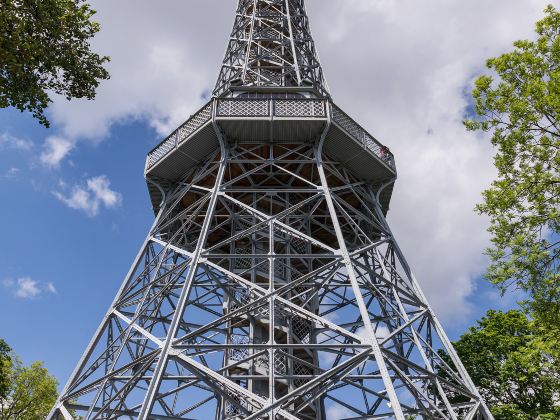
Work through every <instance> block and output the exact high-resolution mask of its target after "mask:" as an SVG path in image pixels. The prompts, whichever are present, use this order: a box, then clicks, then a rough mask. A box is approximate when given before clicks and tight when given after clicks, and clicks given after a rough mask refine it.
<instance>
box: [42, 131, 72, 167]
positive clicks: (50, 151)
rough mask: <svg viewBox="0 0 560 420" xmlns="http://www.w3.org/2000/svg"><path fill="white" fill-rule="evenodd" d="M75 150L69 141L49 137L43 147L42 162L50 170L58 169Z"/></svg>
mask: <svg viewBox="0 0 560 420" xmlns="http://www.w3.org/2000/svg"><path fill="white" fill-rule="evenodd" d="M73 148H74V144H73V142H71V141H70V140H68V139H65V138H63V137H57V136H53V137H48V138H47V139H46V140H45V144H44V145H43V151H42V153H41V156H40V159H41V162H42V163H43V165H45V166H47V167H49V168H56V167H58V166H59V165H60V162H62V160H63V159H64V158H65V157H66V156H68V153H70V151H71V150H72V149H73Z"/></svg>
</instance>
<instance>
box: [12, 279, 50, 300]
mask: <svg viewBox="0 0 560 420" xmlns="http://www.w3.org/2000/svg"><path fill="white" fill-rule="evenodd" d="M2 284H3V285H4V287H5V288H6V289H8V290H11V291H12V293H13V295H14V296H15V297H16V298H18V299H38V298H40V297H42V296H43V295H45V294H56V288H55V286H54V284H53V283H51V282H48V283H42V282H39V281H37V280H34V279H32V278H31V277H21V278H18V279H17V280H13V279H5V280H3V282H2Z"/></svg>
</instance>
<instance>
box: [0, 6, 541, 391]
mask: <svg viewBox="0 0 560 420" xmlns="http://www.w3.org/2000/svg"><path fill="white" fill-rule="evenodd" d="M548 1H549V0H548ZM91 3H92V5H93V8H95V9H96V10H97V11H98V14H97V15H96V19H97V20H98V21H99V22H100V23H101V28H102V29H101V32H100V33H99V34H98V36H97V37H96V39H95V40H94V42H93V48H94V49H95V50H96V51H98V52H99V53H102V54H104V55H109V56H111V59H112V60H111V63H110V64H109V65H108V70H109V71H110V73H111V79H110V80H109V81H107V82H104V83H103V84H102V85H101V86H100V88H99V90H98V95H97V98H96V100H95V101H80V100H74V101H70V102H68V101H66V100H65V99H63V98H55V100H54V103H53V104H52V105H51V107H50V108H49V110H48V113H47V115H48V117H49V119H50V120H51V122H52V127H51V128H50V129H45V128H43V127H41V126H40V125H39V124H38V123H37V122H36V121H35V120H33V119H32V117H31V116H30V115H29V114H26V113H20V112H18V111H15V110H13V109H3V110H0V196H1V197H2V205H1V206H0V228H1V232H2V240H1V241H0V251H1V252H0V319H2V320H3V322H1V323H0V338H3V339H5V340H6V341H7V342H8V343H9V344H10V345H11V346H12V348H13V349H14V350H15V352H16V353H17V354H19V355H20V357H21V358H22V360H23V361H24V362H26V363H30V362H32V361H34V360H41V361H43V362H45V365H46V367H47V368H48V369H49V370H50V371H51V373H53V374H54V375H55V376H56V377H57V378H58V380H59V381H60V382H61V383H64V381H65V380H66V379H67V377H68V376H69V374H70V372H71V370H72V369H73V367H74V365H75V364H76V362H77V361H78V359H79V357H80V355H81V353H82V352H83V350H84V349H85V347H86V345H87V343H88V342H89V340H90V338H91V336H92V335H93V333H94V331H95V329H96V328H97V326H98V324H99V322H100V321H101V319H102V317H103V315H104V314H105V312H106V311H107V308H108V306H109V305H110V303H111V301H112V300H113V297H114V294H115V293H116V291H117V289H118V288H119V285H120V283H121V281H122V279H123V277H124V275H125V274H126V272H127V271H128V268H129V265H130V264H131V263H132V260H133V258H134V256H135V255H136V253H137V252H138V249H139V248H140V246H141V244H142V242H143V239H144V237H145V235H146V233H147V231H148V229H149V227H150V225H151V223H152V221H153V213H152V210H151V205H150V202H149V197H148V193H147V188H146V185H145V181H144V179H143V170H144V161H145V157H146V154H147V152H148V151H149V150H150V149H151V148H152V147H154V146H155V145H156V144H157V143H159V141H161V140H162V139H163V138H164V137H165V136H166V135H168V134H169V133H170V132H171V131H172V130H173V129H174V128H176V127H177V126H178V125H179V124H180V123H181V122H182V121H184V120H185V119H186V118H188V116H189V115H191V114H192V113H193V112H194V111H196V110H197V109H198V108H199V107H200V106H201V105H202V104H203V103H204V101H205V98H207V97H208V94H209V92H210V91H211V90H212V88H213V85H214V82H215V79H216V77H217V74H218V70H219V65H220V63H221V60H222V57H223V53H224V49H225V46H226V40H227V38H228V36H229V32H230V30H231V25H232V23H233V16H234V11H235V7H236V2H235V1H234V0H167V1H165V2H156V1H149V0H119V1H114V0H113V1H112V0H93V1H92V2H91ZM306 4H307V10H308V13H309V17H310V19H311V28H312V32H313V35H314V38H315V42H316V46H317V48H318V51H319V55H320V59H321V63H322V65H323V69H324V71H325V74H326V77H327V80H328V82H329V86H330V89H331V93H332V96H333V99H334V101H335V103H336V104H337V105H339V106H341V107H342V108H343V109H344V110H345V111H346V112H347V113H348V114H349V115H351V116H352V117H354V118H355V119H356V120H357V121H358V122H360V123H361V124H362V125H363V126H364V127H366V128H367V129H368V131H369V132H370V133H371V134H373V135H374V136H375V137H376V138H377V139H379V140H380V141H381V142H382V143H384V144H385V145H387V146H388V147H389V148H390V149H391V150H392V152H393V153H394V154H395V156H396V161H397V167H398V171H399V179H398V181H397V185H396V188H395V192H394V195H393V200H392V203H391V208H390V211H389V222H390V224H391V226H392V229H393V231H394V233H395V235H396V237H397V239H398V241H399V243H400V245H401V247H402V248H403V251H404V253H405V255H406V256H407V258H408V260H409V262H410V264H411V266H412V267H413V270H414V272H415V273H416V277H417V278H418V280H419V282H420V283H421V285H422V287H423V289H424V291H425V293H426V295H427V297H428V299H429V300H430V303H431V304H432V306H433V308H434V310H435V312H436V314H437V315H438V316H439V317H440V318H441V320H442V321H443V323H444V325H445V326H446V328H447V331H448V334H449V335H450V337H451V338H452V339H456V338H457V337H458V336H459V335H460V334H461V333H462V332H464V331H465V330H466V329H467V328H468V326H470V325H472V324H473V323H475V321H476V319H478V318H479V317H480V316H481V315H482V314H483V313H484V312H485V311H486V310H487V309H488V308H495V309H507V308H509V307H512V306H514V305H515V302H516V297H515V296H514V295H508V296H505V297H501V296H500V295H499V293H498V292H497V291H496V290H494V289H493V288H492V287H490V286H489V285H487V284H486V282H485V281H484V280H483V278H482V275H483V273H484V270H485V268H486V265H487V260H486V258H485V257H484V255H483V250H484V248H485V247H487V246H488V244H489V236H488V233H487V232H486V229H487V227H488V221H487V220H486V219H485V218H484V217H482V216H479V215H477V214H476V213H475V212H474V211H473V209H474V207H475V205H476V204H477V203H478V202H480V200H481V191H482V190H484V189H485V188H486V187H488V186H489V184H490V182H491V181H492V179H493V177H494V175H495V171H494V169H493V165H492V157H493V150H492V147H491V145H490V142H489V139H488V136H486V135H483V134H480V133H468V132H466V131H465V130H464V128H463V125H462V120H463V119H464V118H465V117H466V116H468V115H469V113H470V112H472V103H471V101H470V96H469V93H470V91H471V89H472V85H473V81H474V79H475V78H476V76H477V75H479V74H482V73H483V72H485V71H486V70H485V61H486V59H487V58H489V57H492V56H496V55H498V54H500V53H503V52H506V51H508V50H509V49H511V44H512V42H513V41H514V40H516V39H525V38H530V37H531V36H532V34H533V28H534V22H535V21H536V20H538V19H539V18H540V17H541V16H542V14H543V13H542V11H543V9H544V7H545V6H546V4H547V1H541V0H469V1H464V0H423V1H418V0H307V2H306Z"/></svg>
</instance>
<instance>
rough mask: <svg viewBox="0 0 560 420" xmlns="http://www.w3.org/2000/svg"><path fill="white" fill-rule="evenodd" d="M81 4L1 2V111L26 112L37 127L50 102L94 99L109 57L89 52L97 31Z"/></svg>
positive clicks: (80, 0) (68, 0)
mask: <svg viewBox="0 0 560 420" xmlns="http://www.w3.org/2000/svg"><path fill="white" fill-rule="evenodd" d="M94 14H95V11H93V10H92V9H90V7H89V5H87V4H85V3H84V0H0V108H6V107H15V108H17V109H19V110H21V111H24V110H27V111H30V112H31V113H32V114H33V116H34V117H36V118H37V119H38V120H39V121H40V122H41V124H43V125H45V126H47V127H48V126H49V122H48V120H47V118H46V117H45V115H44V111H45V108H46V107H47V106H48V104H49V103H50V102H52V100H51V98H50V95H51V94H59V95H63V96H65V97H66V98H67V99H72V98H87V99H93V98H94V97H95V90H96V88H97V86H98V85H99V83H100V80H104V79H108V78H109V74H108V73H107V71H106V70H105V69H104V67H103V64H104V63H106V62H107V61H108V60H109V58H108V57H101V56H99V55H98V54H95V53H93V52H92V51H91V48H90V40H91V38H93V36H94V35H95V34H96V33H97V32H98V31H99V24H98V23H96V22H93V21H92V20H91V18H92V16H93V15H94Z"/></svg>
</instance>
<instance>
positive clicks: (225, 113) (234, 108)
mask: <svg viewBox="0 0 560 420" xmlns="http://www.w3.org/2000/svg"><path fill="white" fill-rule="evenodd" d="M269 102H270V101H268V100H266V99H220V100H219V101H218V112H217V114H218V117H268V116H270V109H269V108H270V107H269Z"/></svg>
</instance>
